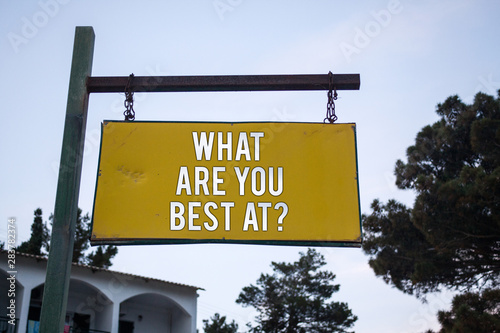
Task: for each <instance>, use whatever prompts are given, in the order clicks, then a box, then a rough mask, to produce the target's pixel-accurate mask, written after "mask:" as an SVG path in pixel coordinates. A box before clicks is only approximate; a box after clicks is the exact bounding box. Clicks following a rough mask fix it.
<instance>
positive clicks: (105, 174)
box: [91, 121, 361, 246]
mask: <svg viewBox="0 0 500 333" xmlns="http://www.w3.org/2000/svg"><path fill="white" fill-rule="evenodd" d="M355 135H356V134H355V124H323V123H278V122H276V123H272V122H270V123H175V122H170V123H166V122H108V121H105V122H104V123H103V125H102V142H101V154H100V161H99V171H98V176H97V186H96V187H97V188H96V196H95V202H94V213H93V221H92V236H91V241H92V243H93V244H141V243H142V244H154V243H190V242H195V243H196V242H197V243H206V242H230V243H263V244H292V245H327V246H328V245H342V246H358V245H359V243H360V242H361V226H360V208H359V193H358V172H357V160H356V142H355V141H356V138H355Z"/></svg>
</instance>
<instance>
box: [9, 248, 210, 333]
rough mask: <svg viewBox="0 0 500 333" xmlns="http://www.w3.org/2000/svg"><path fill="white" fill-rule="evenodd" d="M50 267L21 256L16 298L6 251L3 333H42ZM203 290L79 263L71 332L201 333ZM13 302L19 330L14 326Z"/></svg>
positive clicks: (69, 319) (72, 298) (71, 292)
mask: <svg viewBox="0 0 500 333" xmlns="http://www.w3.org/2000/svg"><path fill="white" fill-rule="evenodd" d="M46 267H47V258H45V257H42V256H34V255H28V254H22V253H16V256H15V273H14V274H12V275H14V276H15V291H14V292H15V298H14V297H12V296H13V295H12V289H13V285H12V284H11V282H13V279H12V278H11V274H10V273H9V272H10V271H12V269H9V268H8V257H7V251H0V309H2V310H1V312H0V333H4V332H6V333H11V332H12V333H16V332H17V333H24V332H27V333H32V332H37V327H38V325H39V319H40V309H41V304H42V297H43V286H44V283H45V270H46ZM199 289H201V288H197V287H193V286H188V285H183V284H178V283H172V282H167V281H162V280H158V279H152V278H147V277H142V276H137V275H132V274H125V273H120V272H115V271H111V270H107V269H102V268H98V267H92V266H85V265H80V264H73V266H72V267H71V281H70V287H69V296H68V305H67V310H66V311H67V312H66V325H67V326H66V328H65V331H66V330H68V329H70V332H74V333H77V332H78V333H79V332H82V333H83V332H85V333H87V332H89V333H93V332H97V333H101V332H110V333H130V332H134V333H143V332H144V333H155V332H165V333H177V332H179V333H195V332H196V302H197V297H198V295H197V291H198V290H199ZM12 299H15V318H16V325H15V326H13V325H11V324H9V321H10V320H11V317H13V315H12V314H11V312H9V311H11V310H10V309H9V306H10V307H11V308H12V306H11V305H10V304H11V302H12V301H11V300H12ZM9 315H10V317H9ZM11 323H12V321H11Z"/></svg>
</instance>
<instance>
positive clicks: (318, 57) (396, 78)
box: [0, 0, 500, 333]
mask: <svg viewBox="0 0 500 333" xmlns="http://www.w3.org/2000/svg"><path fill="white" fill-rule="evenodd" d="M499 13H500V2H498V1H493V0H483V1H472V0H470V1H466V0H448V1H439V2H437V1H415V0H400V1H392V0H391V1H389V0H380V1H357V2H340V1H326V0H314V1H282V0H281V1H257V0H256V1H250V0H204V1H194V0H192V1H182V2H181V1H141V2H137V1H74V0H73V1H71V0H64V1H63V0H59V1H58V0H40V1H22V2H21V1H6V0H3V1H1V2H0V35H1V39H0V50H1V53H0V54H1V60H2V61H1V62H0V73H2V75H1V80H0V91H1V95H0V96H1V99H0V105H1V106H2V115H3V120H2V121H1V122H0V135H1V142H2V144H1V145H0V156H2V163H1V165H0V174H1V175H2V177H1V182H2V183H1V184H2V186H1V189H2V190H1V193H0V195H1V198H0V219H1V220H3V221H4V222H1V221H0V237H1V239H5V237H6V225H7V218H8V217H11V216H13V217H16V219H17V221H18V240H19V242H21V241H24V240H26V239H27V238H28V237H29V234H30V225H31V222H32V221H33V210H34V209H36V208H37V207H41V208H42V209H43V212H44V217H45V219H48V216H49V214H50V213H51V212H53V209H54V200H55V192H56V183H57V170H58V160H59V157H60V152H61V143H62V132H63V124H64V113H65V107H66V100H67V90H68V81H69V72H70V65H71V55H72V49H73V38H74V30H75V26H93V27H94V30H95V34H96V42H95V51H94V65H93V75H95V76H127V75H129V74H130V73H134V74H135V75H239V74H326V73H328V71H332V72H334V73H359V74H360V75H361V89H360V90H359V91H341V92H340V93H339V99H338V101H337V103H336V105H337V114H338V116H339V122H355V123H357V143H358V160H359V172H360V194H361V210H362V212H363V213H369V212H370V203H371V201H372V200H373V199H375V198H380V199H381V200H384V201H385V200H387V199H389V198H396V199H398V200H400V201H403V202H405V203H407V204H411V203H412V200H413V196H412V193H407V192H402V191H399V190H397V189H396V188H395V186H394V178H393V169H394V164H395V162H396V160H397V159H399V158H404V157H405V150H406V148H407V147H408V146H409V145H411V144H412V143H413V141H414V138H415V135H416V134H417V132H418V131H419V130H420V129H421V128H422V127H423V126H425V125H427V124H430V123H431V122H434V121H435V120H436V119H437V115H436V114H435V107H436V105H437V103H440V102H443V101H444V100H445V99H446V98H447V97H448V96H450V95H452V94H458V95H459V96H460V97H461V98H462V99H463V100H464V101H465V102H470V101H471V100H472V97H473V96H474V94H475V93H476V92H478V91H483V92H485V93H489V94H495V91H496V90H497V89H500V64H499V59H500V44H499V43H498V31H500V23H499V21H498V15H499ZM135 98H136V101H135V110H136V112H137V119H138V120H166V121H168V120H176V121H177V120H181V121H194V120H198V121H203V120H210V121H243V120H251V121H271V120H277V121H306V122H321V121H322V120H323V118H324V117H325V112H326V92H261V93H256V92H251V93H250V92H245V93H189V94H188V93H168V94H167V93H165V94H160V93H155V94H136V95H135ZM123 99H124V96H123V94H101V95H98V94H93V95H92V96H91V98H90V105H89V117H88V123H87V137H86V146H85V155H84V165H83V174H82V185H81V192H80V207H81V208H82V209H83V210H84V212H90V211H91V209H92V201H93V196H94V188H95V177H96V168H97V159H98V154H99V139H100V138H99V136H100V123H101V121H102V120H104V119H113V120H121V119H122V118H123V116H122V112H123ZM305 250H306V249H305V248H297V247H269V246H245V245H189V246H188V245H182V246H177V245H169V246H154V247H153V246H140V247H132V246H130V247H121V248H120V250H119V254H118V256H117V257H116V258H115V260H114V265H113V266H112V268H113V269H116V270H119V271H124V272H130V273H134V274H140V275H145V276H151V277H156V278H161V279H165V280H169V281H174V282H180V283H186V284H190V285H195V286H199V287H202V288H204V289H205V291H201V292H200V297H199V307H198V317H199V318H198V322H199V323H200V325H199V328H201V320H202V319H207V318H208V317H210V316H211V315H213V314H214V313H215V312H220V313H221V314H223V315H227V316H228V317H229V318H230V319H235V320H236V321H238V322H239V323H240V328H241V329H244V328H245V327H244V323H246V322H247V321H249V320H251V319H252V317H253V316H254V315H255V313H254V312H253V311H252V310H251V309H245V308H242V307H240V306H239V305H236V304H235V302H234V300H235V299H236V298H237V296H238V294H239V292H240V290H241V288H242V287H244V286H246V285H248V284H250V283H254V282H255V281H256V279H257V278H258V276H259V275H260V273H261V272H269V271H270V268H269V264H270V262H271V261H293V260H296V259H297V258H298V252H299V251H305ZM320 252H321V253H323V254H324V255H325V257H326V259H327V261H328V265H327V267H326V268H327V269H329V270H332V271H333V272H334V273H335V274H337V279H336V282H337V283H340V284H341V288H340V292H339V293H338V294H336V295H335V299H336V300H339V301H344V302H348V304H349V306H350V307H351V309H352V310H353V312H354V314H356V315H357V316H358V317H359V320H358V322H357V323H356V326H355V327H354V329H355V330H356V332H361V333H364V332H422V331H424V330H425V329H428V328H436V324H435V322H436V320H435V313H436V311H437V310H439V309H444V308H447V307H448V305H449V300H450V297H451V296H450V294H449V293H443V294H439V295H435V296H432V297H430V298H429V303H427V304H422V303H421V302H420V301H418V300H416V299H415V298H414V297H412V296H407V295H404V294H402V293H401V292H399V291H397V290H394V289H393V288H391V287H390V286H388V285H386V284H385V283H384V282H383V281H382V280H380V279H377V278H376V277H375V276H374V274H373V273H372V271H371V269H370V268H369V267H368V265H367V261H368V258H367V257H366V256H364V255H363V254H362V251H361V250H360V249H340V248H322V249H320ZM20 274H21V273H20Z"/></svg>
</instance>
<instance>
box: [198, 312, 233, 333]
mask: <svg viewBox="0 0 500 333" xmlns="http://www.w3.org/2000/svg"><path fill="white" fill-rule="evenodd" d="M210 320H211V322H210V321H209V320H207V319H204V320H203V332H205V333H236V332H238V324H236V322H235V321H234V320H233V321H232V322H231V323H227V322H226V316H222V317H221V316H220V314H218V313H216V314H215V315H214V316H213V317H212V318H210Z"/></svg>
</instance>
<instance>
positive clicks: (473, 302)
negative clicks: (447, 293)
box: [438, 289, 500, 333]
mask: <svg viewBox="0 0 500 333" xmlns="http://www.w3.org/2000/svg"><path fill="white" fill-rule="evenodd" d="M438 319H439V322H440V323H441V330H440V331H439V333H455V332H474V333H479V332H484V333H494V332H500V289H486V290H484V291H483V293H482V294H479V293H464V294H462V295H458V296H455V297H454V298H453V302H452V308H451V310H450V311H439V314H438Z"/></svg>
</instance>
